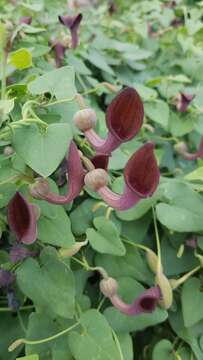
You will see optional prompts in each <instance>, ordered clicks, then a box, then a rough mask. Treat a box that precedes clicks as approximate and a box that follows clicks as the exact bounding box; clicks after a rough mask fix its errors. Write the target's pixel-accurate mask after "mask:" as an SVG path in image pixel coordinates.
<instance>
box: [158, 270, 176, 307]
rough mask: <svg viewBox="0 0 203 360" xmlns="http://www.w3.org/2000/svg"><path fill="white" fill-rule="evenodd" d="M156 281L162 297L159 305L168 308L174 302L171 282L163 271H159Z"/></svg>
mask: <svg viewBox="0 0 203 360" xmlns="http://www.w3.org/2000/svg"><path fill="white" fill-rule="evenodd" d="M155 282H156V284H157V285H158V286H159V288H160V291H161V299H160V300H159V305H160V306H161V307H162V308H163V309H166V310H167V309H169V308H170V307H171V305H172V302H173V290H172V287H171V284H170V282H169V280H168V279H167V277H166V276H165V275H164V274H163V273H162V272H159V273H157V275H156V278H155Z"/></svg>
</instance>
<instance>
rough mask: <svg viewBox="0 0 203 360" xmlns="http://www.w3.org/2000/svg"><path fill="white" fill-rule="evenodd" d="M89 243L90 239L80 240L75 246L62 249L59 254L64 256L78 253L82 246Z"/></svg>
mask: <svg viewBox="0 0 203 360" xmlns="http://www.w3.org/2000/svg"><path fill="white" fill-rule="evenodd" d="M87 244H88V240H87V239H86V240H85V241H78V242H76V243H75V244H74V245H73V246H71V247H70V248H69V249H60V250H59V255H61V256H62V257H70V256H73V255H75V254H77V253H78V251H80V249H81V247H83V246H85V245H87Z"/></svg>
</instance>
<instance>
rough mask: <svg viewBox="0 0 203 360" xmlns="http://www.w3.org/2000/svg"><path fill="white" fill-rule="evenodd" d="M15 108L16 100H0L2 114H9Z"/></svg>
mask: <svg viewBox="0 0 203 360" xmlns="http://www.w3.org/2000/svg"><path fill="white" fill-rule="evenodd" d="M13 108H14V99H10V100H0V114H2V113H3V114H9V113H10V112H11V111H12V110H13Z"/></svg>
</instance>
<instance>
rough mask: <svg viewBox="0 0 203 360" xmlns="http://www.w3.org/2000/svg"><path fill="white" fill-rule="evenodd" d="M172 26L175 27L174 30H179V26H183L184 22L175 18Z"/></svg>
mask: <svg viewBox="0 0 203 360" xmlns="http://www.w3.org/2000/svg"><path fill="white" fill-rule="evenodd" d="M170 25H171V26H173V27H174V28H178V27H179V26H181V25H183V20H182V19H179V18H174V19H173V20H172V21H171V23H170Z"/></svg>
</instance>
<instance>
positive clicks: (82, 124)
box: [73, 109, 96, 131]
mask: <svg viewBox="0 0 203 360" xmlns="http://www.w3.org/2000/svg"><path fill="white" fill-rule="evenodd" d="M73 121H74V123H75V126H76V127H77V128H78V129H79V130H81V131H86V130H89V129H92V128H93V127H94V126H95V124H96V113H95V111H94V110H92V109H82V110H79V111H77V112H76V113H75V115H74V117H73Z"/></svg>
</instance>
